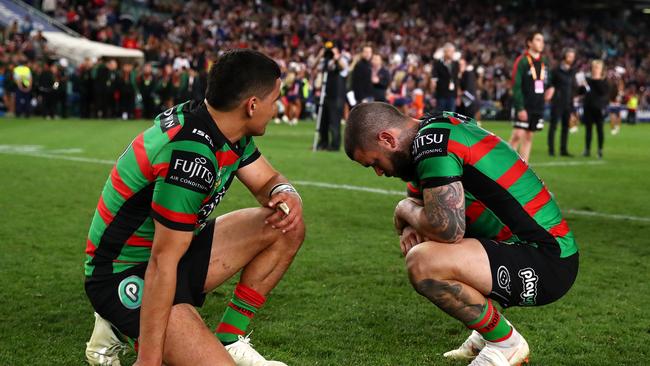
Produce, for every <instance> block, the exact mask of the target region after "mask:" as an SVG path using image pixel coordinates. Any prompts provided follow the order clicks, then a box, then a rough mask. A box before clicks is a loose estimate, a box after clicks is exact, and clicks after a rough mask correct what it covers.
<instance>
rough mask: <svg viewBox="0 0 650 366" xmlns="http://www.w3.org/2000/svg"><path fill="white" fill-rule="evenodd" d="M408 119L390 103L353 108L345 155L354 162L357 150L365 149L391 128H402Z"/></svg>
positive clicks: (346, 126)
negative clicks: (380, 133) (383, 131)
mask: <svg viewBox="0 0 650 366" xmlns="http://www.w3.org/2000/svg"><path fill="white" fill-rule="evenodd" d="M407 120H408V117H407V116H405V115H404V114H402V112H400V111H399V110H398V109H397V108H395V107H394V106H393V105H391V104H388V103H382V102H370V103H361V104H359V105H357V106H356V107H354V108H352V110H351V111H350V115H349V116H348V120H347V122H346V124H345V139H344V145H345V153H346V154H347V155H348V157H349V158H350V159H352V160H354V152H355V151H356V150H357V149H365V148H367V147H368V145H369V143H370V142H371V141H372V140H373V139H374V138H375V137H376V136H377V134H378V133H379V132H380V131H381V130H384V129H386V128H388V127H391V126H401V125H403V123H404V122H405V121H407Z"/></svg>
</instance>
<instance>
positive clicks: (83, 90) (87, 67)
mask: <svg viewBox="0 0 650 366" xmlns="http://www.w3.org/2000/svg"><path fill="white" fill-rule="evenodd" d="M92 69H93V65H92V61H91V60H90V59H89V58H86V59H84V62H83V63H82V64H81V66H80V67H79V86H78V87H79V117H81V118H90V117H91V111H93V107H94V106H93V101H94V99H93V89H94V88H93V77H92Z"/></svg>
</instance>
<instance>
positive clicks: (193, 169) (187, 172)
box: [165, 150, 215, 194]
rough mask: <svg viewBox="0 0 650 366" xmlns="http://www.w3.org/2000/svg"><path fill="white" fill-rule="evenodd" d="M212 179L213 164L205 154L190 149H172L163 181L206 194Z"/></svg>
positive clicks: (209, 189) (212, 181) (213, 178)
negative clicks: (167, 170)
mask: <svg viewBox="0 0 650 366" xmlns="http://www.w3.org/2000/svg"><path fill="white" fill-rule="evenodd" d="M214 180H215V171H214V165H213V164H212V161H210V160H208V159H207V158H206V157H205V156H203V155H200V154H197V153H194V152H191V151H182V150H174V151H172V156H171V160H170V163H169V172H168V173H167V177H166V178H165V182H167V183H170V184H174V185H177V186H181V187H184V188H187V189H190V190H193V191H196V192H200V193H205V194H207V193H209V192H210V191H211V190H212V186H213V184H214Z"/></svg>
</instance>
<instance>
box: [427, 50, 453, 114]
mask: <svg viewBox="0 0 650 366" xmlns="http://www.w3.org/2000/svg"><path fill="white" fill-rule="evenodd" d="M455 52H456V47H455V46H454V45H453V44H451V43H445V45H444V46H443V57H442V60H435V61H434V62H433V77H434V78H435V79H436V91H435V97H436V109H438V111H441V112H442V111H449V112H455V111H456V101H457V98H458V71H459V66H458V62H457V61H454V58H453V57H454V53H455Z"/></svg>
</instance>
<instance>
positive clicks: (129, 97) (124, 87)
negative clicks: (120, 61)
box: [116, 63, 138, 120]
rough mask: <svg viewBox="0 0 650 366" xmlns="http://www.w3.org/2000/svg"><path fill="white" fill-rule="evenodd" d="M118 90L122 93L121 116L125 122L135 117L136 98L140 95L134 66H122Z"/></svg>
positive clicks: (117, 83) (117, 85)
mask: <svg viewBox="0 0 650 366" xmlns="http://www.w3.org/2000/svg"><path fill="white" fill-rule="evenodd" d="M116 88H117V90H118V91H119V93H120V103H119V114H120V116H121V117H122V119H123V120H127V119H132V118H134V117H135V96H136V95H137V93H138V90H137V85H136V82H135V72H134V71H133V64H130V63H125V64H124V65H122V71H121V72H120V77H119V78H118V79H117V81H116Z"/></svg>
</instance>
